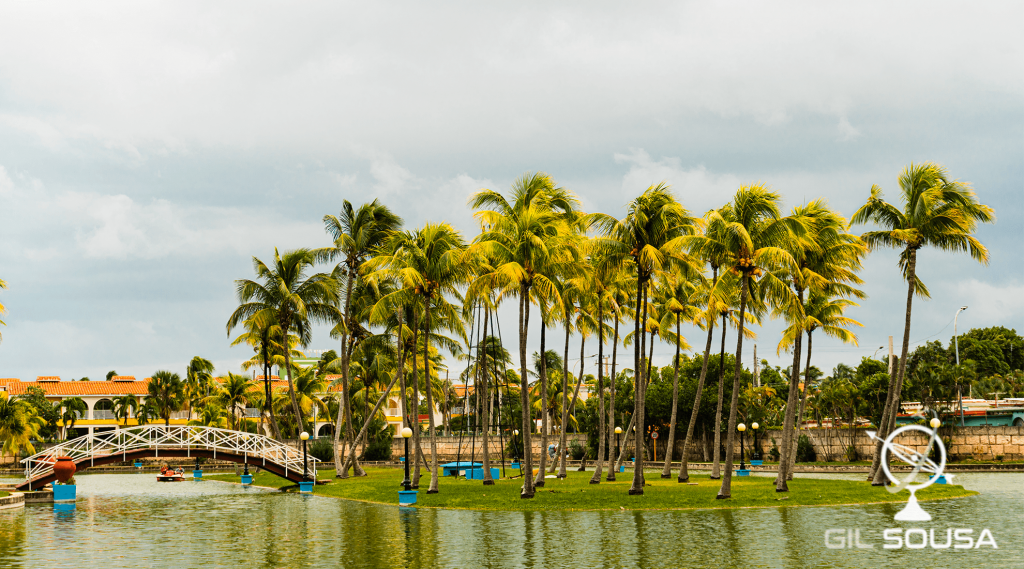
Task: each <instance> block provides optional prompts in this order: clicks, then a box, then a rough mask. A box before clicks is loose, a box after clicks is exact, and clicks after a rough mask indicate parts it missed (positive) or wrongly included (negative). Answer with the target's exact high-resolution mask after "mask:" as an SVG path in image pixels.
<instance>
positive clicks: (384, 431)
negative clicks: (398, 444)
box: [362, 418, 395, 460]
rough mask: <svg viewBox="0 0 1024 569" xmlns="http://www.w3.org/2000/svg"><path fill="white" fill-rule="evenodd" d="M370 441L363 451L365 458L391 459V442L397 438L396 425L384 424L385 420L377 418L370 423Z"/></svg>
mask: <svg viewBox="0 0 1024 569" xmlns="http://www.w3.org/2000/svg"><path fill="white" fill-rule="evenodd" d="M369 432H370V433H373V434H371V435H370V441H369V444H368V445H366V451H365V452H364V453H363V457H362V459H363V460H391V444H392V442H393V441H394V438H395V427H394V426H392V425H387V426H385V425H384V420H383V419H380V418H377V419H374V420H373V422H371V423H370V430H369Z"/></svg>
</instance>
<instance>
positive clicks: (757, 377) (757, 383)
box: [754, 344, 761, 387]
mask: <svg viewBox="0 0 1024 569" xmlns="http://www.w3.org/2000/svg"><path fill="white" fill-rule="evenodd" d="M754 387H761V376H760V375H758V374H757V344H754Z"/></svg>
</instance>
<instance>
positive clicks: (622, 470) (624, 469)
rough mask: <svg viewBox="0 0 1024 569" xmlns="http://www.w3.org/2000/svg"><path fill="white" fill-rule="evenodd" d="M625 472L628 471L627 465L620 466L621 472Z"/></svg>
mask: <svg viewBox="0 0 1024 569" xmlns="http://www.w3.org/2000/svg"><path fill="white" fill-rule="evenodd" d="M625 471H626V465H625V464H620V465H619V472H625Z"/></svg>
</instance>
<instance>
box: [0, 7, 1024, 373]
mask: <svg viewBox="0 0 1024 569" xmlns="http://www.w3.org/2000/svg"><path fill="white" fill-rule="evenodd" d="M59 4H61V3H58V2H48V3H28V2H25V3H7V4H5V5H4V6H3V7H2V8H0V278H2V279H4V280H6V281H7V283H8V286H9V288H8V290H5V291H2V292H0V302H2V303H3V304H4V305H6V307H7V310H8V313H7V314H6V315H5V316H4V317H3V320H5V321H6V322H7V326H6V327H0V334H2V335H3V342H2V344H0V377H20V378H22V379H31V378H34V377H35V376H37V375H61V376H62V377H64V378H65V379H68V378H72V377H74V378H78V377H81V376H89V377H92V378H94V379H95V378H102V377H103V375H104V374H105V373H106V371H107V370H109V369H116V370H117V371H118V372H121V373H124V374H133V375H136V376H140V377H141V376H146V375H149V374H151V373H152V372H153V371H155V370H157V369H161V368H170V369H174V370H177V371H182V370H183V368H184V367H185V365H186V363H187V361H188V360H189V359H190V358H191V357H192V356H194V355H202V356H204V357H207V358H209V359H212V360H213V361H214V362H215V363H216V364H217V367H218V370H219V371H222V372H223V371H226V370H229V369H230V370H237V368H238V364H239V362H241V361H242V360H243V359H245V358H246V357H247V356H248V351H247V349H245V348H230V347H229V346H228V344H229V341H228V338H227V336H226V333H225V328H224V324H225V322H226V320H227V317H228V315H229V314H230V312H231V310H232V309H233V308H234V306H236V301H235V299H234V293H233V281H234V279H237V278H243V277H248V276H250V275H251V274H252V268H251V258H252V257H253V256H258V257H262V258H266V257H269V256H272V255H273V249H274V247H275V246H276V247H279V248H281V249H288V248H295V247H300V246H307V247H315V246H323V245H326V244H327V243H328V239H327V237H326V235H325V233H324V231H323V225H322V223H321V219H322V217H323V216H324V215H325V214H329V213H337V212H338V210H339V208H340V206H341V202H342V200H345V199H348V200H350V201H352V202H356V203H361V202H363V201H368V200H370V199H372V198H375V197H378V198H381V199H382V200H384V202H386V203H387V204H388V205H390V206H391V207H392V208H393V209H394V210H395V211H396V212H398V213H399V214H400V215H402V216H403V217H404V218H405V220H406V222H407V224H408V225H409V226H410V227H412V226H416V225H419V224H422V223H423V222H425V221H427V220H431V221H440V220H447V221H450V222H452V223H454V224H455V225H456V226H457V227H458V228H460V229H461V230H462V231H463V232H464V234H465V236H466V237H467V238H472V237H473V236H474V235H475V234H476V233H477V229H476V227H475V226H474V224H473V219H472V215H471V212H470V211H469V209H468V208H467V207H466V205H465V204H466V200H467V198H468V197H469V195H470V194H471V193H472V192H474V191H476V190H478V189H480V188H491V189H496V190H506V189H507V188H508V187H509V184H510V183H511V181H512V180H513V179H515V178H516V177H517V176H519V175H521V174H522V173H524V172H527V171H534V170H543V171H545V172H548V173H550V174H551V175H552V176H554V177H555V179H556V180H557V181H558V182H559V183H560V184H561V185H563V186H564V187H567V188H569V189H571V190H573V191H575V192H576V193H577V194H578V195H579V196H580V198H581V199H582V201H583V202H584V204H585V207H586V208H587V209H588V210H590V211H603V212H606V213H610V214H613V215H616V216H621V215H622V214H623V212H624V208H623V206H624V204H625V203H626V202H628V201H629V200H630V199H631V198H633V197H634V196H636V195H637V194H639V193H640V192H642V191H643V190H644V189H645V188H646V187H648V186H649V185H650V184H652V183H657V182H660V181H667V182H668V183H670V184H672V186H673V188H674V190H675V192H676V194H677V196H678V197H679V198H680V199H681V201H682V202H683V203H684V205H686V206H687V207H688V208H689V209H690V210H691V211H693V212H695V213H703V212H704V211H706V210H707V209H709V208H712V207H717V206H719V205H721V204H722V203H724V202H726V201H727V200H728V199H729V198H730V196H731V194H732V193H733V192H734V191H735V190H736V188H737V187H738V186H740V185H742V184H747V183H751V182H755V181H762V182H766V183H768V184H771V185H772V186H773V187H774V188H775V189H776V190H778V191H779V192H781V193H782V194H783V196H784V197H785V200H786V208H787V209H788V208H790V207H792V206H794V205H796V204H798V203H802V202H804V201H805V200H809V199H813V198H816V197H819V196H824V197H826V198H828V199H829V200H830V202H831V204H832V206H833V207H835V208H837V209H839V210H840V211H841V212H843V213H844V214H845V215H847V216H849V215H850V214H852V212H853V211H854V210H855V209H856V208H857V207H858V206H859V205H861V204H862V203H863V202H864V201H865V199H866V198H867V196H868V191H869V189H870V187H871V185H872V184H879V185H880V186H881V187H882V188H884V189H885V190H887V191H888V192H889V194H888V195H889V197H890V198H891V199H896V189H897V188H896V177H897V175H898V174H899V172H900V170H901V169H902V168H903V167H904V166H906V165H907V164H909V163H911V162H913V161H924V160H931V161H935V162H938V163H940V164H943V165H944V166H946V167H947V168H948V169H949V171H950V173H951V175H952V176H953V177H956V178H958V179H961V180H965V181H969V182H971V183H972V184H973V185H974V187H975V188H976V190H977V192H978V195H979V198H980V199H981V201H982V202H984V203H987V204H989V205H991V206H992V207H994V208H995V210H996V213H997V215H998V218H999V219H998V222H997V223H996V224H995V225H992V226H986V227H983V228H981V229H980V231H979V236H980V238H981V239H982V240H983V241H984V242H985V243H986V244H987V245H988V247H989V249H990V252H991V263H990V264H989V266H987V267H986V266H981V265H979V264H977V263H975V262H973V261H970V260H968V259H965V258H962V257H957V256H951V255H946V254H942V253H938V252H934V251H926V252H924V253H923V254H922V255H921V260H920V263H919V270H920V274H921V276H922V277H923V279H924V280H925V282H926V283H927V284H928V285H929V286H930V287H931V290H932V293H933V297H932V299H931V300H928V301H919V302H918V303H917V304H916V306H915V308H916V310H915V313H914V322H913V331H912V333H911V340H912V341H914V342H917V341H919V340H923V339H926V338H928V337H929V336H934V337H935V338H938V339H942V340H943V341H948V339H949V338H950V337H951V335H952V325H951V324H950V321H951V319H952V318H953V315H954V313H955V312H956V308H957V307H959V306H960V305H964V304H966V305H968V306H970V308H969V310H968V311H967V312H965V313H964V314H963V315H962V316H961V318H960V321H959V326H960V329H961V330H966V329H969V328H971V327H978V326H991V325H1004V326H1011V327H1016V328H1017V329H1021V328H1022V327H1024V326H1022V324H1024V278H1022V277H1024V272H1022V269H1021V260H1022V255H1021V253H1020V243H1021V242H1022V240H1024V231H1022V229H1021V227H1022V225H1021V224H1022V222H1024V207H1022V202H1024V198H1022V196H1024V192H1022V188H1021V180H1022V179H1024V167H1022V157H1024V128H1022V127H1024V104H1022V102H1024V99H1022V95H1024V53H1022V49H1024V48H1022V44H1021V42H1020V41H1019V32H1020V23H1021V21H1024V5H1022V4H1021V3H1019V2H984V3H978V2H959V3H957V2H941V1H939V2H937V1H930V2H900V3H893V2H859V3H845V4H835V3H821V2H773V3H751V2H645V3H640V4H637V3H621V2H572V3H562V4H561V5H559V6H557V7H553V6H552V3H550V2H538V3H532V2H518V3H514V5H511V4H510V5H508V6H494V5H491V4H489V3H480V2H464V3H461V2H446V3H438V2H434V3H421V2H408V3H370V2H359V3H348V4H344V3H339V2H324V3H316V2H304V3H301V4H298V5H296V4H295V3H258V2H244V3H236V4H234V5H232V4H230V3H218V4H217V5H216V6H211V5H210V3H207V2H194V3H190V2H169V3H157V2H124V3H120V4H118V3H115V2H109V3H104V4H102V5H101V6H102V8H103V9H97V5H95V4H91V5H86V4H82V3H77V2H67V3H64V4H63V5H62V6H61V5H59ZM857 230H858V231H859V230H862V229H857ZM895 263H896V254H895V253H894V252H887V251H881V252H877V253H875V254H873V255H872V256H871V257H870V258H869V259H868V261H867V263H866V267H865V270H864V273H863V277H864V279H865V280H866V281H867V282H866V285H865V291H866V292H867V293H868V294H869V298H868V299H867V300H866V301H865V302H863V303H862V306H861V307H860V308H857V309H855V310H853V311H852V312H851V316H853V317H854V318H857V319H858V320H860V321H862V322H863V323H864V324H865V326H864V328H863V329H861V330H860V331H859V335H860V347H859V348H852V347H843V346H840V345H839V344H837V343H835V342H829V341H825V340H821V339H819V340H818V341H816V342H815V346H816V352H815V353H816V354H817V357H816V358H815V360H816V361H815V363H816V364H817V365H818V366H819V367H822V368H824V369H826V370H828V369H831V368H832V366H834V365H835V364H836V363H838V362H840V361H846V362H852V363H855V362H857V361H859V359H860V358H861V357H862V356H866V355H867V356H870V355H871V354H872V353H873V352H874V350H875V348H877V347H878V346H881V345H883V344H884V343H885V342H886V338H887V336H888V335H890V334H892V335H894V336H895V341H896V343H897V349H898V345H899V342H900V341H901V337H902V329H903V303H904V302H905V294H906V292H905V291H906V289H905V285H904V284H903V283H902V281H901V279H900V275H899V272H898V270H897V268H896V264H895ZM513 322H514V320H512V319H511V316H509V318H507V319H506V322H505V325H504V328H505V331H504V335H505V337H506V338H508V337H510V336H513V335H514V334H513V332H514V324H513ZM947 324H949V325H948V326H947ZM779 329H780V325H779V324H778V323H767V324H766V325H765V327H764V328H762V329H761V330H760V334H761V337H760V338H759V340H758V342H757V343H758V351H759V355H761V356H767V357H768V358H769V359H770V360H772V362H773V363H782V361H783V360H784V358H783V357H776V356H775V349H774V348H775V345H776V343H777V342H778V331H779ZM698 336H699V335H698V334H696V333H692V334H690V339H691V342H692V343H694V344H695V345H696V344H702V343H703V342H702V341H701V339H700V338H698ZM748 345H749V344H748ZM333 346H334V342H333V341H331V340H330V339H329V338H328V337H327V335H326V334H325V333H322V331H321V332H320V333H319V334H318V335H317V336H316V337H315V338H314V342H313V344H312V345H311V348H320V349H323V348H330V347H333ZM530 349H531V350H534V349H536V344H535V343H534V344H532V345H531V348H530ZM589 352H591V350H589V349H588V353H589ZM748 354H749V352H748ZM669 355H670V349H669V348H668V347H667V346H665V347H662V348H660V349H659V350H658V351H656V358H657V361H658V362H659V363H667V361H668V358H669ZM747 359H750V358H749V356H748V358H747Z"/></svg>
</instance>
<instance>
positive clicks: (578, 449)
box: [569, 441, 587, 460]
mask: <svg viewBox="0 0 1024 569" xmlns="http://www.w3.org/2000/svg"><path fill="white" fill-rule="evenodd" d="M586 454H587V449H585V448H583V445H581V444H580V443H579V442H577V441H573V442H572V443H571V444H569V456H570V457H571V458H572V459H573V460H583V457H584V456H586Z"/></svg>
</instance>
